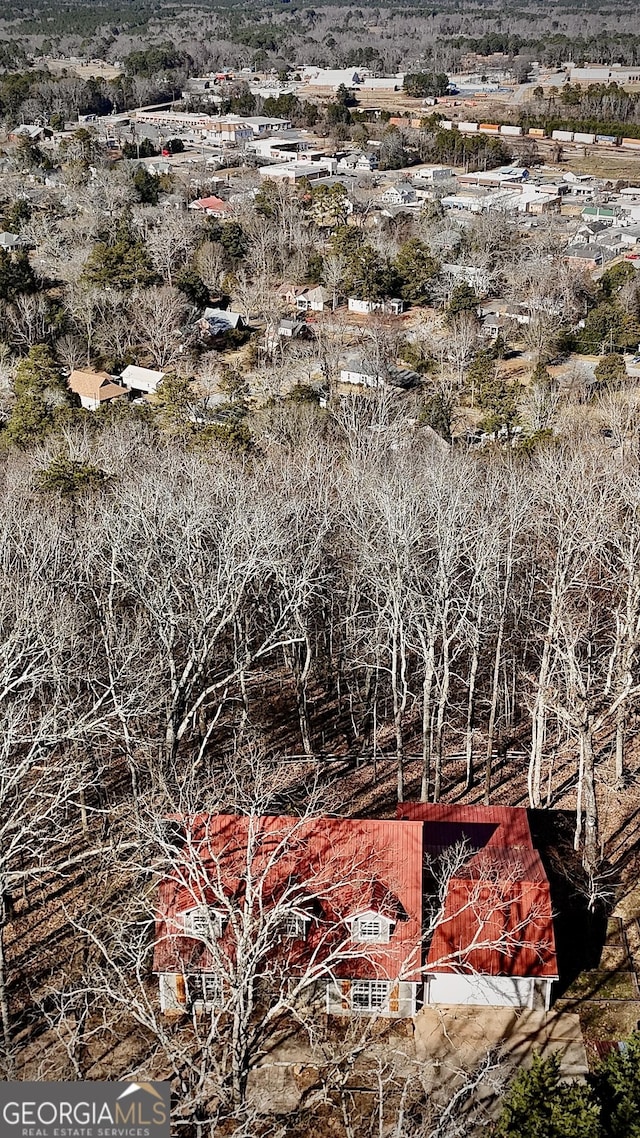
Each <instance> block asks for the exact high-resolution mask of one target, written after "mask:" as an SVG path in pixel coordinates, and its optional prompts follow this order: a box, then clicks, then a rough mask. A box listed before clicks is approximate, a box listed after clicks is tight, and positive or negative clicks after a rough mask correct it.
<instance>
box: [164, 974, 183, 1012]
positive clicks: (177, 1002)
mask: <svg viewBox="0 0 640 1138" xmlns="http://www.w3.org/2000/svg"><path fill="white" fill-rule="evenodd" d="M179 980H182V977H178V976H175V975H174V974H173V973H171V972H161V973H160V975H159V977H158V983H159V987H160V1010H161V1011H163V1012H183V1011H184V1010H185V1005H184V1002H183V1000H181V999H180V995H179V993H178V981H179ZM182 986H183V987H184V981H182Z"/></svg>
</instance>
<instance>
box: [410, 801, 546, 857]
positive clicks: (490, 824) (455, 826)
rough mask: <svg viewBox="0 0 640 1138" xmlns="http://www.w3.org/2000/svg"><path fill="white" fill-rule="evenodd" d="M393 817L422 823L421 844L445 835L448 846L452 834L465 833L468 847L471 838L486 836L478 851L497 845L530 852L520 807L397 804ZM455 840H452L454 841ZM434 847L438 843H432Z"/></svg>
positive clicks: (527, 830)
mask: <svg viewBox="0 0 640 1138" xmlns="http://www.w3.org/2000/svg"><path fill="white" fill-rule="evenodd" d="M396 817H398V818H405V819H410V820H411V821H414V822H424V823H425V826H426V828H425V843H426V844H427V845H428V844H429V839H430V837H433V838H434V839H437V837H438V836H440V835H446V836H447V838H448V840H447V842H446V844H447V845H452V844H453V842H452V841H451V837H452V836H453V833H454V831H461V832H465V833H467V835H468V836H469V840H470V842H471V844H472V845H475V842H474V841H473V836H475V835H478V836H480V835H482V834H486V840H485V841H482V842H481V843H480V845H479V846H478V848H482V847H485V846H501V847H502V848H505V849H519V848H521V847H525V848H526V849H532V848H533V844H532V841H531V831H530V829H529V820H528V818H527V811H526V810H525V809H523V808H522V807H521V806H448V805H446V804H444V803H440V802H435V803H434V802H400V803H399V804H398V808H397V812H396ZM457 840H458V838H457V837H454V841H457ZM434 844H438V843H437V841H435V840H434Z"/></svg>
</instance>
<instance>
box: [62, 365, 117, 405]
mask: <svg viewBox="0 0 640 1138" xmlns="http://www.w3.org/2000/svg"><path fill="white" fill-rule="evenodd" d="M67 382H68V384H69V389H70V390H71V391H73V393H74V395H77V396H79V398H80V403H81V404H82V406H83V407H85V408H86V410H87V411H97V410H98V407H101V406H102V405H103V404H104V403H110V402H111V400H112V399H121V398H122V396H123V395H130V394H131V392H130V390H129V388H128V387H122V386H121V384H119V383H114V381H113V379H112V378H111V376H110V375H108V374H107V372H106V371H90V370H87V371H80V370H79V369H77V368H74V369H73V371H72V372H71V375H70V376H69V379H68V381H67Z"/></svg>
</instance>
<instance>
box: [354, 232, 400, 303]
mask: <svg viewBox="0 0 640 1138" xmlns="http://www.w3.org/2000/svg"><path fill="white" fill-rule="evenodd" d="M399 285H400V282H399V280H398V274H397V273H396V270H395V268H394V266H393V265H392V263H391V262H390V261H389V259H388V258H387V257H382V256H381V254H380V253H378V251H377V249H374V248H373V246H371V245H368V244H364V245H362V246H361V247H360V248H359V249H358V250H357V252H356V253H355V254H354V255H353V256H352V257H351V259H350V262H349V264H348V266H347V271H346V274H345V282H344V287H345V292H347V293H348V294H349V295H351V296H357V297H358V298H360V299H361V300H382V299H383V298H384V297H387V296H393V295H394V293H397V292H398V289H399Z"/></svg>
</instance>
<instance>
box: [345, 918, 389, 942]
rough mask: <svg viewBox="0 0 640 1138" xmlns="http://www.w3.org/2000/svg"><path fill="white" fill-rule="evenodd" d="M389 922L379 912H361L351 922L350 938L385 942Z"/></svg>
mask: <svg viewBox="0 0 640 1138" xmlns="http://www.w3.org/2000/svg"><path fill="white" fill-rule="evenodd" d="M390 931H391V922H390V921H389V920H388V918H387V917H383V916H382V915H381V914H380V913H362V914H361V915H360V916H359V917H354V918H353V920H352V922H351V938H352V940H360V941H367V942H368V943H369V944H387V942H388V940H389V934H390Z"/></svg>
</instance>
